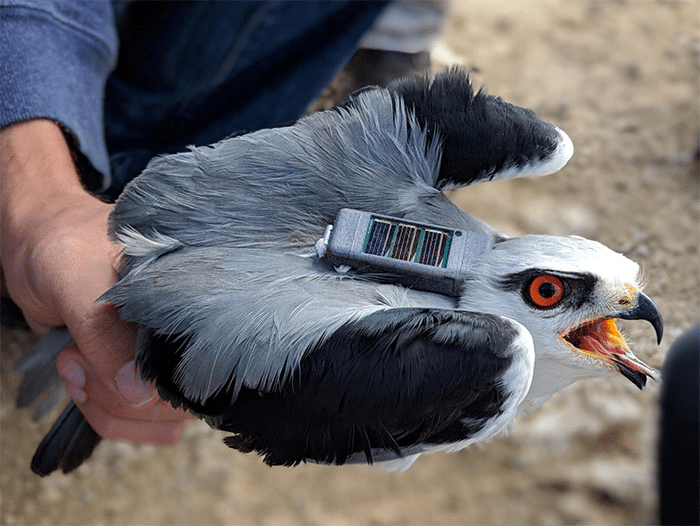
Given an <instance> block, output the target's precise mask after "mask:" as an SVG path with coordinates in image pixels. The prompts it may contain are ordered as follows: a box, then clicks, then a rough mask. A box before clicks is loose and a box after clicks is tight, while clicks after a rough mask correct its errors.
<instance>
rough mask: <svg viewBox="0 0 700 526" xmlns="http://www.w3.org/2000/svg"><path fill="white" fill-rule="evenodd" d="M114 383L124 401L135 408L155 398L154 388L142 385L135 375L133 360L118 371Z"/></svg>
mask: <svg viewBox="0 0 700 526" xmlns="http://www.w3.org/2000/svg"><path fill="white" fill-rule="evenodd" d="M114 381H115V383H116V384H117V389H118V390H119V392H120V393H121V395H122V396H123V397H124V399H126V400H128V401H129V402H131V403H132V404H134V405H135V406H136V407H139V406H142V405H144V404H147V403H148V402H150V401H151V400H153V399H154V398H155V396H156V390H155V388H154V387H152V386H150V385H146V384H144V383H143V382H142V381H141V379H140V378H139V377H138V376H137V375H136V367H135V365H134V361H133V360H131V361H130V362H128V363H127V364H126V365H125V366H124V367H122V368H121V369H119V372H118V373H117V376H116V378H115V379H114Z"/></svg>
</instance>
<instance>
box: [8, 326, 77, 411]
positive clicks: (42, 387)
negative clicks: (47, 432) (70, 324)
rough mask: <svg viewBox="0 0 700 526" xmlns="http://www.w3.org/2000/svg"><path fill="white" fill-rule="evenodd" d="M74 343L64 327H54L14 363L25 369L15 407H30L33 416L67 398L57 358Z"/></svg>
mask: <svg viewBox="0 0 700 526" xmlns="http://www.w3.org/2000/svg"><path fill="white" fill-rule="evenodd" d="M69 345H75V340H74V339H73V337H72V336H71V334H70V333H69V332H68V330H67V329H62V330H56V331H52V332H50V333H48V334H47V335H46V336H44V337H42V338H41V339H40V340H39V341H38V342H37V344H36V345H35V346H34V347H32V348H31V349H30V350H29V352H27V354H26V355H25V356H24V357H22V359H21V360H20V361H19V362H18V363H17V366H16V368H15V369H16V370H17V371H18V372H21V373H24V378H23V379H22V383H21V384H20V387H19V393H18V394H17V407H30V406H31V407H32V419H33V420H35V421H39V420H42V419H43V418H45V417H46V416H47V415H48V414H49V413H50V412H51V411H53V409H54V408H56V407H57V406H58V404H60V403H61V402H62V401H63V400H65V399H66V393H65V391H64V390H63V379H62V378H61V377H60V376H59V375H58V371H56V358H57V357H58V355H59V354H60V353H61V351H62V350H63V349H65V348H66V347H68V346H69Z"/></svg>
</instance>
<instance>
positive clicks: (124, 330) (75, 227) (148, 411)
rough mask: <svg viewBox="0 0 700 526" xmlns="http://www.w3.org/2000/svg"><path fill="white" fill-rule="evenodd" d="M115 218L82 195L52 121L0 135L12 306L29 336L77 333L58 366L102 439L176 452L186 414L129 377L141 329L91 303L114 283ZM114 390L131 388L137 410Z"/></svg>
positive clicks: (4, 249)
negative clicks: (63, 329) (110, 226)
mask: <svg viewBox="0 0 700 526" xmlns="http://www.w3.org/2000/svg"><path fill="white" fill-rule="evenodd" d="M111 209H112V205H109V204H106V203H104V202H102V201H100V200H99V199H97V198H95V197H94V196H92V195H91V194H90V193H88V192H87V191H85V190H84V189H83V187H82V185H81V181H80V179H79V177H78V174H77V173H76V170H75V167H74V164H73V160H72V158H71V153H70V150H69V149H68V146H67V143H66V141H65V139H64V136H63V133H62V131H61V129H60V127H59V126H58V125H56V124H55V123H54V122H52V121H49V120H45V119H33V120H29V121H25V122H21V123H17V124H13V125H11V126H8V127H6V128H4V129H3V130H0V222H1V223H0V224H1V225H2V228H1V229H0V233H1V243H0V249H1V251H0V259H1V261H2V267H3V272H4V274H5V278H6V282H7V288H8V290H9V292H10V294H11V295H12V298H13V299H14V301H15V302H16V303H17V304H18V305H19V306H20V308H22V310H23V312H24V314H25V317H26V318H27V321H28V323H29V324H30V326H31V327H32V329H33V330H35V331H37V332H40V333H42V332H46V331H47V330H48V329H50V328H51V327H55V326H60V325H66V326H67V327H68V328H69V330H70V331H71V333H72V334H73V336H74V338H75V340H76V343H77V346H76V347H69V348H68V349H66V350H65V351H64V352H62V353H61V355H60V356H59V358H58V361H57V366H58V369H59V372H60V373H61V374H62V375H63V376H64V377H65V376H69V380H71V381H69V382H68V391H69V393H70V394H71V395H72V398H73V399H74V401H76V403H77V404H78V406H79V407H80V409H81V411H82V412H83V413H84V415H85V417H86V418H87V419H88V421H89V422H90V424H91V425H92V426H93V428H94V429H95V431H97V432H98V434H100V435H102V436H103V437H106V438H112V439H126V440H130V441H132V442H156V443H173V442H175V441H177V440H178V439H179V438H180V437H181V436H182V433H183V432H184V429H185V426H186V424H185V420H187V419H188V417H187V415H186V414H185V413H182V412H180V411H175V410H174V409H172V408H171V407H170V406H169V405H165V404H163V403H162V402H161V401H160V400H159V398H158V397H157V396H155V392H154V391H153V389H152V388H150V387H148V386H142V387H139V384H138V383H137V382H135V378H134V375H133V373H132V372H131V371H133V369H130V368H129V362H130V361H131V360H132V359H133V348H134V341H135V330H136V329H135V327H134V326H131V325H128V324H126V323H124V322H122V321H121V320H120V319H119V317H118V314H117V313H116V311H115V310H114V309H113V307H111V306H109V305H107V304H104V303H96V302H95V300H96V299H97V298H98V297H99V296H100V295H101V294H102V293H103V292H104V291H105V290H106V289H107V288H108V287H109V286H111V285H112V284H113V283H114V282H116V280H117V273H116V270H115V269H116V266H117V264H118V255H119V247H118V246H117V245H114V244H113V243H111V242H110V240H109V238H108V235H107V220H108V216H109V213H110V211H111ZM76 365H77V366H78V367H79V368H80V370H82V377H83V378H84V381H81V375H80V373H79V370H78V369H77V368H76ZM125 365H126V366H127V367H126V369H124V370H122V368H123V367H124V366H125ZM120 371H121V374H119V373H120ZM118 374H119V382H117V377H118ZM118 386H121V387H122V388H124V387H129V386H131V389H130V390H129V392H130V393H131V395H132V396H131V398H132V400H131V401H129V400H127V399H125V398H124V396H123V394H124V393H121V392H120V391H119V388H118ZM126 394H127V396H129V394H128V392H127V393H126Z"/></svg>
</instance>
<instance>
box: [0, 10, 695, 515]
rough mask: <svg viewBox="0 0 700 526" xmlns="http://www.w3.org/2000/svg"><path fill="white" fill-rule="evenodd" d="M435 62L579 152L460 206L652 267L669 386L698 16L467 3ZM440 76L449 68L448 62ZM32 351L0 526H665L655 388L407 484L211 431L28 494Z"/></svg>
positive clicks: (15, 341) (533, 425)
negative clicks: (226, 439) (287, 464)
mask: <svg viewBox="0 0 700 526" xmlns="http://www.w3.org/2000/svg"><path fill="white" fill-rule="evenodd" d="M442 44H444V46H445V48H447V49H449V51H450V53H451V54H452V55H451V56H449V57H448V55H447V54H446V53H445V51H444V49H445V48H443V51H441V52H440V54H439V56H437V57H436V59H437V60H438V61H441V60H442V61H446V62H454V61H461V63H462V64H463V65H464V66H466V67H469V68H472V69H473V70H474V73H473V76H472V77H473V80H474V83H475V85H477V86H486V88H487V89H488V90H489V92H490V93H493V94H497V95H500V96H502V97H503V98H504V99H506V100H508V101H510V102H513V103H515V104H518V105H521V106H526V107H530V108H532V109H534V110H535V111H536V112H538V113H539V114H540V115H541V116H542V117H543V118H545V119H546V120H549V121H551V122H554V123H556V124H557V125H558V126H560V127H561V128H563V129H564V130H565V131H566V132H567V133H568V134H569V135H570V136H571V138H572V139H573V141H574V144H575V147H576V153H575V155H574V157H573V159H572V161H571V162H570V163H569V165H568V166H567V167H566V168H565V169H564V170H562V171H561V172H560V173H559V174H556V175H554V176H550V177H547V178H539V179H535V180H514V181H506V182H497V183H487V184H484V185H479V186H475V187H473V188H468V189H465V190H461V191H459V192H457V193H455V194H454V196H453V197H454V199H455V200H456V202H457V203H458V204H459V205H460V206H462V207H463V208H465V209H466V210H468V211H470V212H471V213H473V214H474V215H476V216H478V217H480V218H482V219H484V220H486V221H488V222H489V223H491V224H493V225H495V226H496V227H498V228H500V229H501V230H503V231H505V232H507V233H509V234H513V235H519V234H523V233H541V234H561V235H565V234H578V235H583V236H586V237H589V238H592V239H596V240H599V241H601V242H603V243H605V244H607V245H608V246H610V247H611V248H613V249H615V250H617V251H621V252H624V253H625V254H627V255H628V256H629V257H631V258H632V259H635V260H637V261H638V262H640V263H641V264H642V265H643V267H644V269H645V278H646V283H647V288H646V291H647V292H648V294H649V295H650V296H651V297H652V298H654V300H655V301H656V302H657V304H658V306H659V308H660V309H661V311H662V313H663V315H664V318H665V322H666V336H665V338H664V341H663V342H662V344H661V346H659V347H657V346H656V344H655V341H654V337H653V331H652V329H651V327H650V326H649V325H648V324H644V323H630V324H626V325H625V326H624V328H625V329H627V334H628V336H629V338H628V341H629V343H630V346H631V347H632V348H633V349H634V350H635V352H636V354H637V355H638V356H639V357H640V358H642V359H644V360H646V361H648V362H649V363H650V364H651V365H652V366H654V367H657V368H660V367H661V366H662V364H663V361H664V355H665V353H666V351H667V349H668V347H669V345H670V344H671V343H672V342H673V341H674V339H675V338H677V337H678V336H679V335H680V334H681V333H682V332H683V331H684V330H685V329H687V328H688V327H690V326H691V325H692V324H693V323H694V322H695V321H696V320H698V319H700V308H699V304H698V301H699V300H698V298H699V297H700V270H699V269H700V260H699V258H698V245H699V242H700V194H699V175H698V162H697V160H696V158H695V155H696V151H697V148H698V130H699V126H700V123H699V117H698V114H699V101H700V93H699V86H700V84H699V82H700V3H699V2H697V1H695V0H690V1H651V0H648V1H647V0H628V1H624V0H619V1H606V0H596V1H593V0H520V1H513V2H492V1H486V0H480V1H477V0H473V1H467V2H455V3H454V4H453V8H452V12H451V14H450V17H449V20H448V23H447V26H446V28H445V34H444V38H443V41H442ZM446 57H447V58H446ZM33 341H34V337H33V336H31V335H29V334H26V333H24V332H22V331H18V330H12V329H9V328H7V327H3V333H2V354H1V355H2V361H1V365H2V398H1V399H0V425H1V430H2V435H1V437H0V438H1V442H0V483H1V486H0V491H1V493H0V495H1V498H2V501H1V511H0V524H2V525H4V526H13V525H23V524H47V525H61V524H105V525H135V524H158V525H160V524H163V525H165V524H174V525H179V524H185V525H186V524H212V525H214V524H240V525H245V524H285V525H295V524H483V525H487V524H512V525H519V524H654V523H656V522H657V520H658V519H657V498H656V484H655V476H656V475H655V470H656V468H655V458H656V442H657V422H658V407H657V406H658V400H659V384H658V383H654V382H651V385H649V386H648V388H647V389H646V390H644V391H643V392H642V391H638V390H637V389H636V388H635V387H634V386H633V385H632V384H631V383H630V382H628V381H626V380H625V379H624V378H622V377H620V378H618V379H615V378H612V379H609V378H608V379H600V380H598V379H595V380H590V381H582V382H579V383H578V384H576V385H574V386H572V387H570V388H568V389H566V390H564V391H562V392H561V393H559V394H558V395H556V396H555V397H554V398H553V399H552V400H551V401H550V402H548V403H547V404H545V405H544V406H543V407H542V408H541V409H539V410H537V411H535V412H533V413H530V414H527V415H523V416H521V417H519V418H518V419H517V421H516V422H515V423H514V424H513V425H512V426H511V428H510V430H509V432H508V433H507V434H505V435H503V436H501V437H499V438H497V439H495V440H493V441H492V442H490V443H488V444H485V445H481V446H477V447H471V448H468V449H467V450H464V451H462V452H460V453H456V454H452V455H448V454H441V453H438V454H434V455H427V456H423V457H421V458H420V459H419V460H418V461H417V462H416V464H415V465H414V466H413V467H412V468H411V469H409V470H408V471H407V472H404V473H401V472H399V473H396V472H394V473H386V472H383V471H381V470H380V469H378V468H370V467H341V468H337V467H324V466H314V465H303V466H300V467H296V468H279V467H278V468H269V467H267V466H266V465H264V464H263V463H262V462H261V460H260V459H259V458H258V457H257V456H255V455H244V454H241V453H238V452H234V451H232V450H229V449H228V448H227V447H225V446H224V444H223V443H222V442H221V435H220V434H219V433H217V432H214V431H212V430H210V429H209V428H208V427H206V426H205V425H202V424H197V425H193V426H192V427H191V429H190V431H189V432H188V434H187V436H186V438H185V439H184V440H183V441H182V442H181V443H180V444H178V445H177V446H175V447H172V448H156V447H151V446H141V447H133V446H131V445H127V444H118V443H103V444H101V445H100V447H99V448H98V449H97V451H96V452H95V455H94V457H93V459H92V460H91V461H90V462H89V463H87V464H86V465H84V466H82V467H81V468H80V469H79V470H78V471H77V472H75V473H74V474H73V475H71V476H68V477H66V476H63V475H61V474H54V475H52V476H50V477H47V478H45V479H40V478H38V477H36V476H34V475H33V474H32V473H31V471H30V470H29V461H30V458H31V456H32V453H33V451H34V448H35V446H36V444H37V443H38V442H39V440H40V439H41V437H42V436H43V433H44V432H45V431H46V430H47V429H48V425H49V424H48V422H46V423H44V424H41V425H37V424H33V423H32V422H31V421H30V419H29V416H28V415H27V414H26V413H23V412H19V411H17V410H15V409H14V403H13V398H14V396H15V393H16V389H17V385H18V381H19V378H17V376H16V375H14V374H13V373H12V368H13V366H14V364H15V362H16V360H17V359H18V358H19V357H20V356H21V355H22V354H23V353H24V350H25V349H26V348H27V347H28V346H29V345H31V343H32V342H33Z"/></svg>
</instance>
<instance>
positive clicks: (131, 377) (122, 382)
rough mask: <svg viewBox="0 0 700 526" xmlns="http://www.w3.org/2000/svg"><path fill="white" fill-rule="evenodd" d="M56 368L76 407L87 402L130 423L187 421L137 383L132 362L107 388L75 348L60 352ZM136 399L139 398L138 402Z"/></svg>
mask: <svg viewBox="0 0 700 526" xmlns="http://www.w3.org/2000/svg"><path fill="white" fill-rule="evenodd" d="M56 367H57V369H58V372H59V374H60V375H61V376H62V377H63V378H64V380H66V382H67V383H68V384H70V385H72V386H73V387H74V390H73V391H72V392H71V398H73V399H74V401H75V402H76V403H79V402H81V401H84V400H85V399H90V400H92V401H93V402H94V403H96V404H98V405H100V406H101V407H102V408H103V409H104V410H105V411H106V412H107V413H110V414H112V415H113V416H115V417H116V418H128V419H131V420H144V421H154V420H157V421H175V420H182V419H186V418H189V415H188V413H186V412H184V411H182V410H179V409H174V408H173V407H172V406H171V405H170V404H168V403H164V402H163V401H162V399H161V398H160V397H159V396H158V394H157V392H156V390H155V388H154V386H153V385H151V384H146V383H144V382H142V381H141V380H140V379H138V376H137V375H136V374H135V373H134V367H133V362H132V363H130V364H126V365H125V366H124V367H123V370H126V372H125V373H124V371H122V373H123V374H122V375H121V376H117V377H116V378H114V379H112V381H109V382H107V383H106V384H105V383H103V382H102V380H101V378H99V377H98V376H97V375H95V374H94V371H93V369H92V368H91V365H90V363H88V362H87V361H86V360H85V358H84V357H83V356H82V355H81V353H80V352H79V351H78V349H77V348H76V347H74V346H72V347H67V348H66V349H64V351H63V352H61V354H60V355H59V356H58V359H57V360H56ZM125 377H126V378H125ZM120 386H121V387H122V389H123V390H125V391H126V393H127V398H125V397H124V395H123V394H122V392H120ZM125 386H126V387H125ZM76 390H79V391H80V392H78V391H76ZM135 393H136V394H135ZM139 395H140V396H141V398H137V397H138V396H139ZM134 400H136V402H137V403H136V404H134ZM156 409H157V410H156Z"/></svg>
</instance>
